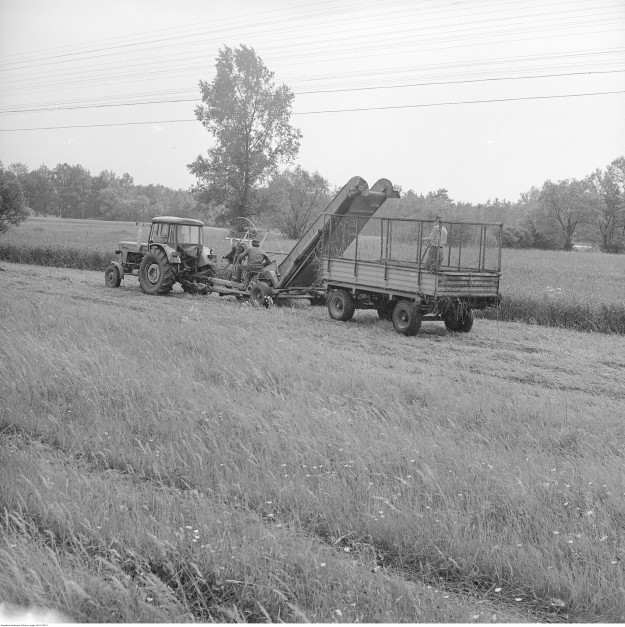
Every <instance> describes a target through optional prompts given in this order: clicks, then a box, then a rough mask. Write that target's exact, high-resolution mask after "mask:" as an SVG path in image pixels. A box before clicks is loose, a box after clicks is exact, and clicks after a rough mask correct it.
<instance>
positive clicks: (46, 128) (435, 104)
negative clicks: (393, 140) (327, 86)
mask: <svg viewBox="0 0 625 627" xmlns="http://www.w3.org/2000/svg"><path fill="white" fill-rule="evenodd" d="M613 94H625V90H617V91H602V92H591V93H584V94H558V95H550V96H519V97H515V98H492V99H488V100H460V101H449V102H432V103H420V104H410V105H387V106H382V107H357V108H353V109H326V110H322V111H299V112H293V113H292V114H291V115H318V114H322V113H353V112H357V111H386V110H393V109H417V108H424V107H442V106H451V105H467V104H486V103H493V102H514V101H523V100H549V99H554V98H579V97H583V96H608V95H613ZM179 122H198V120H197V119H188V118H187V119H182V120H151V121H143V122H112V123H105V124H72V125H68V126H39V127H31V128H4V129H0V133H11V132H15V131H49V130H60V129H70V128H98V127H109V126H142V125H146V124H174V123H179Z"/></svg>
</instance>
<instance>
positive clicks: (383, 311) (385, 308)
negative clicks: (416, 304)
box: [377, 300, 397, 320]
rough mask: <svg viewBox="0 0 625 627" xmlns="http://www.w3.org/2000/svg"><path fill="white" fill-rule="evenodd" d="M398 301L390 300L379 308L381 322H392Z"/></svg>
mask: <svg viewBox="0 0 625 627" xmlns="http://www.w3.org/2000/svg"><path fill="white" fill-rule="evenodd" d="M396 304H397V301H395V300H389V301H386V302H385V303H382V304H381V305H379V306H378V307H377V312H378V317H379V318H380V320H390V319H391V318H392V317H393V309H395V305H396Z"/></svg>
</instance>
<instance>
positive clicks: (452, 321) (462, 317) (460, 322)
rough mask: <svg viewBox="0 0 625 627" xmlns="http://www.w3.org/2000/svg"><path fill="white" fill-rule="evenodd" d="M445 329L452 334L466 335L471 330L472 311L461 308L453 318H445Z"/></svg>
mask: <svg viewBox="0 0 625 627" xmlns="http://www.w3.org/2000/svg"><path fill="white" fill-rule="evenodd" d="M445 328H446V329H447V330H448V331H451V332H452V333H468V332H469V331H470V330H471V329H472V328H473V310H472V309H471V308H470V307H467V308H463V309H462V311H460V312H457V313H456V314H455V315H454V316H452V317H449V318H445Z"/></svg>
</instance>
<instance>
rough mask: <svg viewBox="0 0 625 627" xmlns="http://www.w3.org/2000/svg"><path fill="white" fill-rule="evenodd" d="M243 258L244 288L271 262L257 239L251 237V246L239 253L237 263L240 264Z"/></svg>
mask: <svg viewBox="0 0 625 627" xmlns="http://www.w3.org/2000/svg"><path fill="white" fill-rule="evenodd" d="M245 259H247V264H246V265H245V281H244V282H243V289H244V290H246V289H247V287H248V285H249V284H250V281H251V280H252V277H253V276H255V275H257V274H258V273H259V272H260V271H261V270H262V269H263V268H264V267H266V266H268V265H269V264H270V263H271V259H269V257H268V256H267V253H266V252H265V251H264V250H263V249H262V248H261V247H260V242H259V241H258V240H257V239H253V240H252V246H251V247H250V248H248V249H247V250H246V251H244V252H243V253H241V254H240V255H239V258H238V259H237V265H241V264H242V262H243V261H244V260H245Z"/></svg>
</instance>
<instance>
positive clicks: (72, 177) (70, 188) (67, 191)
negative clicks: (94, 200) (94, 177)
mask: <svg viewBox="0 0 625 627" xmlns="http://www.w3.org/2000/svg"><path fill="white" fill-rule="evenodd" d="M52 172H53V181H54V185H55V187H56V189H57V192H58V204H57V207H58V216H59V218H83V219H84V218H85V210H86V207H87V201H88V200H89V197H90V195H91V174H90V173H89V171H88V170H85V168H83V167H82V166H81V165H69V164H67V163H59V164H58V165H57V166H56V167H55V168H54V170H53V171H52Z"/></svg>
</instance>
